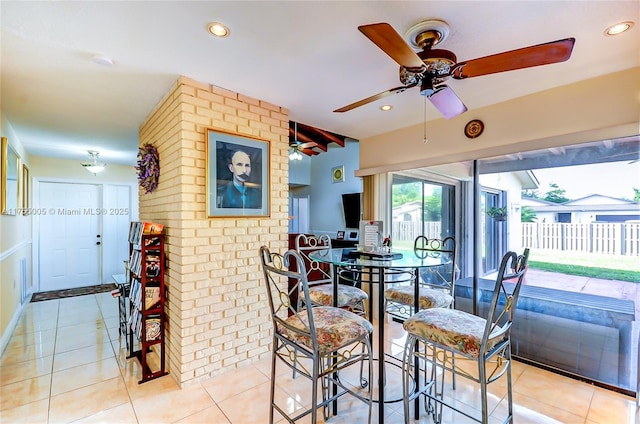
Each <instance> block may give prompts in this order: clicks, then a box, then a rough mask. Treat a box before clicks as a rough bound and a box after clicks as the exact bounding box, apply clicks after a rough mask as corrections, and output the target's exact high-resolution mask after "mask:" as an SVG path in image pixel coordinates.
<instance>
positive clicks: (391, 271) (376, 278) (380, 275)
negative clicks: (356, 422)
mask: <svg viewBox="0 0 640 424" xmlns="http://www.w3.org/2000/svg"><path fill="white" fill-rule="evenodd" d="M309 257H310V258H311V259H313V260H315V261H318V262H323V263H328V264H331V265H332V266H333V267H334V271H335V272H334V276H335V279H336V281H334V284H333V299H334V303H335V302H336V300H337V299H338V287H337V284H336V283H337V280H338V279H339V278H341V276H340V275H341V274H342V275H344V271H349V270H354V271H356V272H357V273H359V274H360V275H361V276H362V275H368V276H369V278H368V281H364V280H363V281H362V283H363V284H370V288H371V290H370V292H371V293H370V297H369V320H370V321H371V322H373V319H372V312H373V309H374V296H373V285H376V284H377V285H378V305H377V306H378V325H377V335H376V336H377V338H378V398H377V399H375V401H376V402H377V403H378V423H380V424H382V423H384V404H385V390H384V381H383V378H382V377H383V376H384V375H385V369H384V367H385V360H384V358H385V352H384V346H385V344H384V323H385V311H384V291H385V284H387V283H397V282H398V278H396V277H398V276H401V277H402V275H404V276H409V275H410V274H412V277H413V278H416V277H418V276H419V273H420V269H422V268H428V267H433V266H440V265H443V264H444V263H445V262H447V260H448V259H447V258H445V257H441V256H439V255H438V254H434V253H433V252H430V253H428V254H427V253H425V252H415V251H413V250H393V251H392V252H390V253H375V252H359V251H357V250H356V249H353V248H350V249H335V248H333V249H322V250H317V251H315V252H312V253H311V254H310V255H309ZM414 286H415V288H416V293H414V301H415V304H414V311H418V293H417V292H418V284H414ZM334 306H336V305H334ZM400 389H401V387H400ZM372 390H373V388H372ZM398 400H400V399H395V400H387V402H391V401H394V402H397V401H398ZM334 410H335V409H334Z"/></svg>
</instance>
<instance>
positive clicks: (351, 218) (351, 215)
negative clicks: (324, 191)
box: [342, 193, 362, 228]
mask: <svg viewBox="0 0 640 424" xmlns="http://www.w3.org/2000/svg"><path fill="white" fill-rule="evenodd" d="M342 210H343V211H344V223H345V228H360V216H361V210H362V193H344V194H343V195H342Z"/></svg>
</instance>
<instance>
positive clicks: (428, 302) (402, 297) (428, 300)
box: [384, 286, 453, 309]
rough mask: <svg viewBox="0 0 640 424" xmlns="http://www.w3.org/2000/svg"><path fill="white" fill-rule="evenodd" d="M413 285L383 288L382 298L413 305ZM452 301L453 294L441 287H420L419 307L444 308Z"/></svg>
mask: <svg viewBox="0 0 640 424" xmlns="http://www.w3.org/2000/svg"><path fill="white" fill-rule="evenodd" d="M414 293H415V287H414V286H396V287H392V288H389V289H387V290H385V292H384V298H385V299H387V300H390V301H393V302H397V303H402V304H404V305H409V306H413V302H414V301H413V295H414ZM452 303H453V296H451V295H450V294H449V293H447V292H445V291H444V290H441V289H432V288H429V287H420V309H429V308H446V307H448V306H449V305H451V304H452Z"/></svg>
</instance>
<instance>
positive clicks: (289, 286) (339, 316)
mask: <svg viewBox="0 0 640 424" xmlns="http://www.w3.org/2000/svg"><path fill="white" fill-rule="evenodd" d="M260 260H261V264H262V270H263V273H264V281H265V288H266V291H267V295H268V296H267V298H268V301H269V307H270V310H271V318H272V322H273V343H272V358H271V391H270V405H271V408H270V412H269V423H270V424H273V419H274V411H278V413H280V414H281V415H282V416H283V417H285V419H286V420H287V421H288V422H290V423H294V422H296V421H298V420H300V419H301V418H303V417H305V416H307V415H311V422H312V423H313V424H315V423H316V422H317V419H318V418H317V415H318V409H319V408H322V410H323V411H326V407H327V406H328V405H329V404H330V403H331V402H333V401H335V400H337V399H338V398H339V397H341V396H343V395H345V394H347V393H349V394H351V395H353V396H355V397H356V398H357V399H360V400H361V401H363V402H365V403H366V404H367V405H368V408H369V417H368V422H369V423H371V407H372V393H373V391H372V390H371V389H369V390H363V389H362V387H360V385H359V384H348V383H345V382H343V381H342V379H341V378H340V373H341V371H343V370H345V369H346V368H348V367H350V366H352V365H359V366H360V369H362V368H363V363H364V362H366V363H367V368H368V370H369V376H368V378H369V380H368V381H372V378H373V374H372V369H373V364H372V355H371V341H370V340H371V333H372V331H373V325H372V324H371V323H370V322H369V321H367V320H366V319H364V318H363V317H361V316H359V315H356V314H355V313H353V312H351V311H348V310H347V309H344V308H336V307H333V306H315V307H310V308H305V309H302V310H298V309H297V305H294V304H293V302H291V300H290V296H289V295H290V293H291V290H297V291H298V295H299V296H301V297H302V300H303V301H304V302H305V303H306V304H307V305H311V304H312V301H311V296H310V293H309V284H308V282H307V278H306V269H305V264H304V260H303V259H302V257H301V256H300V255H299V254H298V253H297V252H296V251H295V250H289V251H287V252H286V253H284V254H283V255H280V254H277V253H271V252H270V251H269V249H268V248H267V247H266V246H262V247H261V248H260ZM290 268H295V269H296V270H297V271H291V270H290ZM278 361H280V363H283V364H285V365H286V366H288V367H290V368H291V369H292V370H296V371H297V373H299V375H301V376H304V377H306V378H308V379H309V380H310V382H311V406H310V407H309V408H308V409H307V410H304V411H302V412H299V413H297V414H296V415H295V416H290V415H289V414H287V413H286V412H285V410H286V408H285V407H284V406H283V405H277V404H276V402H275V396H274V394H275V385H276V377H277V373H276V363H277V362H278ZM318 381H320V382H321V385H322V400H321V401H319V399H318V398H319V396H318ZM330 389H331V390H330Z"/></svg>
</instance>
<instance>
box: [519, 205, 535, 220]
mask: <svg viewBox="0 0 640 424" xmlns="http://www.w3.org/2000/svg"><path fill="white" fill-rule="evenodd" d="M536 216H537V215H536V211H534V210H533V208H532V207H531V206H523V207H522V208H521V209H520V221H521V222H533V220H534V219H535V218H536Z"/></svg>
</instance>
